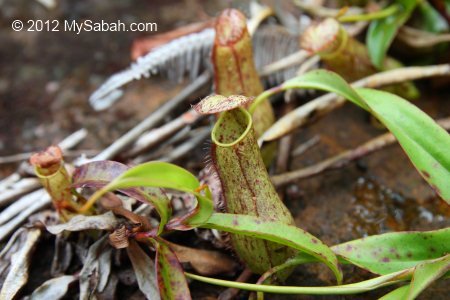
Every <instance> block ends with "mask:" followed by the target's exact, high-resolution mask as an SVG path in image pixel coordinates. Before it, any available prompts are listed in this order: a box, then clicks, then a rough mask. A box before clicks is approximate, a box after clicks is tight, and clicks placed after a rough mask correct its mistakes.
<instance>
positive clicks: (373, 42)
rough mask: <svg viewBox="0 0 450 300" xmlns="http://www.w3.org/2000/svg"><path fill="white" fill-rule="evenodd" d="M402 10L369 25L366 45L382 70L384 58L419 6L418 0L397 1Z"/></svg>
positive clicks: (375, 62) (371, 57)
mask: <svg viewBox="0 0 450 300" xmlns="http://www.w3.org/2000/svg"><path fill="white" fill-rule="evenodd" d="M396 2H397V3H398V4H400V7H401V9H400V10H399V11H398V12H397V13H396V14H395V15H391V16H389V17H387V18H385V19H379V20H374V21H372V22H371V23H370V25H369V30H368V32H367V36H366V44H367V48H368V50H369V55H370V59H371V61H372V63H373V64H374V65H375V66H376V67H377V68H378V69H381V68H382V66H383V61H384V57H385V56H386V52H387V50H388V49H389V46H390V45H391V43H392V41H393V40H394V37H395V34H396V33H397V31H398V29H399V28H400V26H402V25H403V24H404V23H405V22H406V21H407V20H408V18H409V17H410V15H411V13H412V11H413V10H414V8H415V7H416V5H417V1H416V0H397V1H396Z"/></svg>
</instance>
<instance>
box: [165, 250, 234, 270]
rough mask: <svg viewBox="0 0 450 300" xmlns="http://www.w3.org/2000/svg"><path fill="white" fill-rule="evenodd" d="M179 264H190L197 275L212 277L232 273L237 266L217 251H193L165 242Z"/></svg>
mask: <svg viewBox="0 0 450 300" xmlns="http://www.w3.org/2000/svg"><path fill="white" fill-rule="evenodd" d="M167 243H168V244H169V246H170V248H171V249H172V250H173V251H174V252H175V254H176V256H177V257H178V259H179V261H180V262H181V263H186V262H188V263H190V264H191V266H192V268H193V269H194V270H195V271H196V272H197V273H199V274H201V275H205V276H214V275H218V274H232V273H234V270H235V268H236V267H237V264H236V262H235V261H234V260H232V259H230V258H229V257H228V256H226V255H225V254H222V253H220V252H218V251H211V250H203V249H195V248H190V247H185V246H181V245H177V244H173V243H169V242H167Z"/></svg>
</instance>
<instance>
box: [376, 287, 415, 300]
mask: <svg viewBox="0 0 450 300" xmlns="http://www.w3.org/2000/svg"><path fill="white" fill-rule="evenodd" d="M409 286H410V285H409V284H406V285H404V286H401V287H399V288H397V289H395V290H393V291H391V292H389V293H387V294H386V295H384V296H383V297H381V298H380V299H379V300H398V299H406V296H407V295H408V291H409Z"/></svg>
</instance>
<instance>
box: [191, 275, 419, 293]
mask: <svg viewBox="0 0 450 300" xmlns="http://www.w3.org/2000/svg"><path fill="white" fill-rule="evenodd" d="M412 270H413V269H407V270H403V271H399V272H396V273H391V274H388V275H383V276H379V277H376V278H373V279H369V280H365V281H361V282H358V283H352V284H345V285H338V286H327V287H303V286H276V285H259V284H252V283H242V282H235V281H229V280H223V279H216V278H210V277H204V276H200V275H195V274H192V273H188V272H185V275H186V277H188V278H191V279H194V280H198V281H201V282H205V283H210V284H214V285H219V286H225V287H231V288H237V289H242V290H247V291H255V292H265V293H277V294H309V295H349V294H358V293H364V292H368V291H371V290H374V289H377V288H380V287H384V286H389V285H392V284H395V283H398V282H401V281H405V280H408V279H409V278H410V277H411V273H412Z"/></svg>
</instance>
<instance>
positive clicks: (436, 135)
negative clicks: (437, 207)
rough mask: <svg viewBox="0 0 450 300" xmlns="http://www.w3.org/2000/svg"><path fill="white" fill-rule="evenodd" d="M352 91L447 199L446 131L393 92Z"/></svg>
mask: <svg viewBox="0 0 450 300" xmlns="http://www.w3.org/2000/svg"><path fill="white" fill-rule="evenodd" d="M356 91H357V92H358V94H360V95H361V96H362V98H363V99H364V101H365V103H366V104H367V106H368V107H369V108H370V110H369V111H370V112H371V113H372V114H373V115H374V116H375V117H377V118H378V120H380V121H381V122H382V123H383V124H384V125H385V126H386V127H387V128H388V129H389V131H391V132H392V133H393V134H394V135H395V137H396V138H397V140H398V141H399V143H400V145H401V146H402V148H403V150H404V151H405V152H406V154H407V155H408V156H409V158H410V159H411V162H412V163H413V164H414V166H415V167H416V169H417V170H418V171H419V173H420V175H422V177H423V178H424V179H425V180H426V181H427V182H428V183H429V184H430V185H431V187H432V188H433V189H434V190H435V191H436V192H437V193H438V194H439V195H440V196H441V197H442V198H443V199H444V200H445V201H447V203H450V184H449V182H450V155H448V151H449V150H448V149H450V135H449V134H448V133H447V132H446V131H445V130H444V129H443V128H442V127H440V126H439V125H437V124H436V123H435V122H434V121H433V119H431V118H430V117H429V116H428V115H426V114H425V113H424V112H422V111H421V110H420V109H419V108H417V107H416V106H414V105H413V104H411V103H409V102H408V101H406V100H404V99H402V98H400V97H398V96H396V95H393V94H390V93H386V92H383V91H377V90H373V89H365V88H359V89H356ZM350 100H351V99H350Z"/></svg>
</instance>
